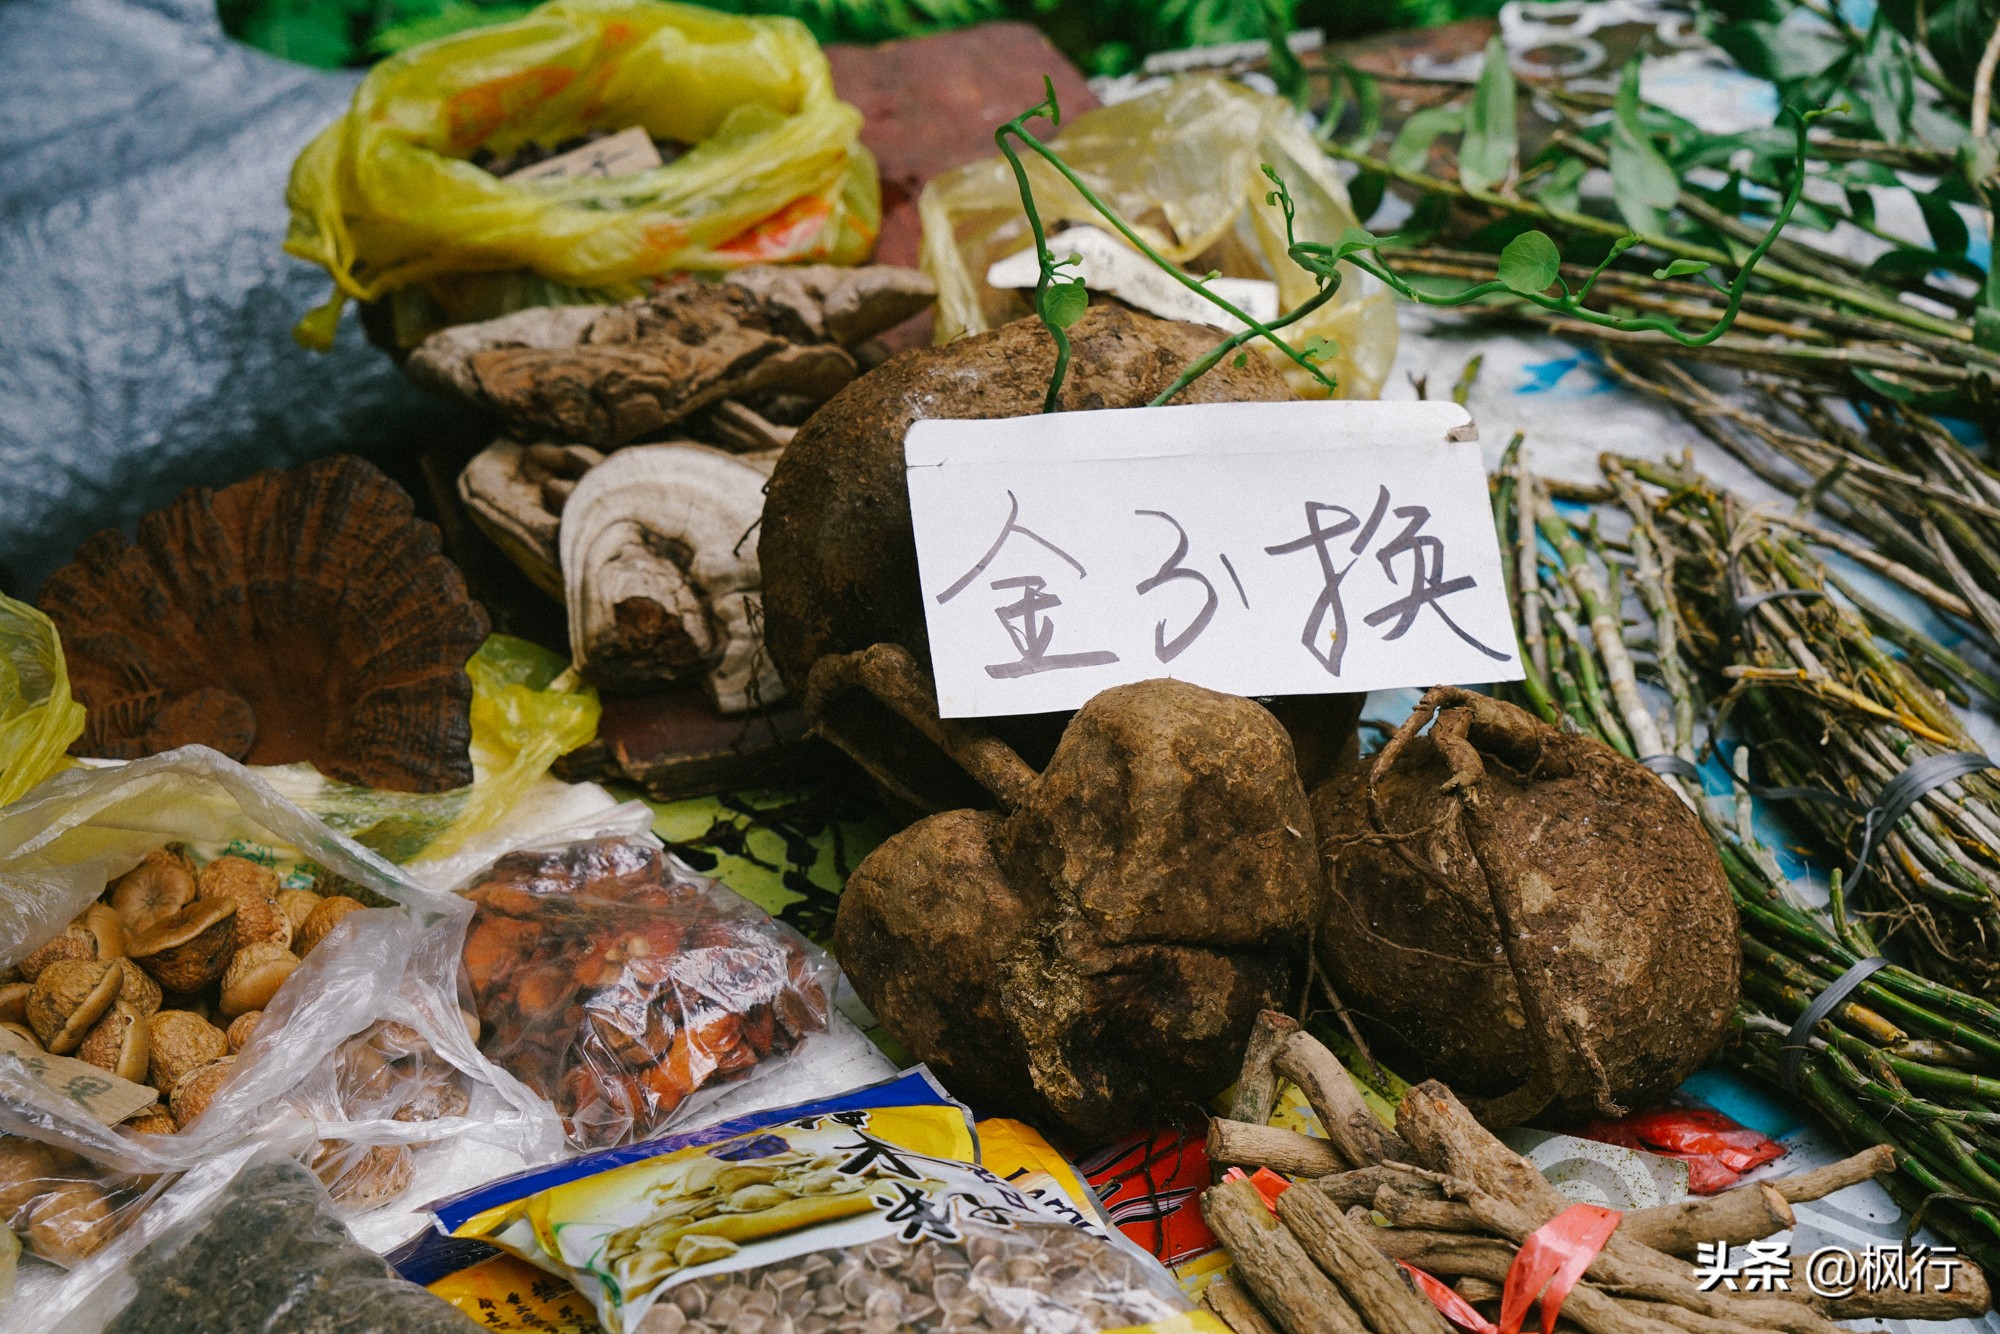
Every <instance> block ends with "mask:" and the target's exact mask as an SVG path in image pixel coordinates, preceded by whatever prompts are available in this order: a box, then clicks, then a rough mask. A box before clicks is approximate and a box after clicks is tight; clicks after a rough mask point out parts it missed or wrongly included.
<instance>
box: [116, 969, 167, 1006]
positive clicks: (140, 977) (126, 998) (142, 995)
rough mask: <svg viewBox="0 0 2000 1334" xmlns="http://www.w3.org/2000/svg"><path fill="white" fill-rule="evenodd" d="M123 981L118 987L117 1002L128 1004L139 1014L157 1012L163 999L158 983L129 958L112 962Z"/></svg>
mask: <svg viewBox="0 0 2000 1334" xmlns="http://www.w3.org/2000/svg"><path fill="white" fill-rule="evenodd" d="M112 967H114V968H116V969H117V970H118V971H119V972H120V973H121V974H123V975H124V978H125V981H124V984H123V985H122V986H120V987H119V988H118V1004H120V1005H128V1006H130V1007H131V1008H132V1009H133V1010H134V1011H136V1012H137V1013H139V1014H141V1015H150V1014H157V1013H159V1009H160V1002H161V1001H162V1000H164V999H165V997H164V996H163V995H162V994H161V991H160V984H159V983H158V982H155V981H154V980H153V979H152V978H151V977H148V976H147V975H146V970H145V969H143V968H141V967H140V966H139V965H138V964H136V963H133V962H132V961H131V960H130V959H118V960H115V961H114V962H113V964H112Z"/></svg>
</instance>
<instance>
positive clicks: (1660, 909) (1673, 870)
mask: <svg viewBox="0 0 2000 1334" xmlns="http://www.w3.org/2000/svg"><path fill="white" fill-rule="evenodd" d="M1433 717H1435V719H1436V722H1435V725H1434V726H1433V727H1432V728H1431V730H1430V732H1429V733H1428V734H1424V735H1419V732H1420V730H1421V729H1422V727H1423V726H1424V725H1425V724H1426V723H1429V722H1431V720H1432V718H1433ZM1312 809H1313V818H1314V821H1315V823H1316V824H1317V826H1318V828H1319V837H1320V848H1321V852H1322V854H1323V856H1324V859H1325V865H1326V874H1327V878H1328V898H1327V905H1328V906H1327V910H1326V913H1325V915H1324V916H1323V917H1322V918H1321V921H1320V926H1319V931H1318V941H1317V951H1318V955H1319V960H1320V964H1321V966H1322V968H1324V970H1325V971H1326V973H1327V976H1328V977H1329V978H1330V979H1331V980H1332V982H1333V985H1334V987H1335V989H1336V990H1337V991H1338V992H1339V993H1340V996H1341V998H1342V999H1343V1000H1344V1001H1345V1002H1346V1003H1347V1005H1348V1006H1349V1007H1350V1009H1352V1010H1353V1012H1354V1013H1355V1014H1356V1015H1357V1016H1367V1017H1368V1018H1369V1019H1371V1020H1372V1021H1373V1025H1374V1028H1375V1033H1376V1035H1377V1037H1378V1039H1379V1040H1380V1041H1381V1042H1382V1043H1383V1044H1384V1045H1385V1046H1386V1047H1388V1048H1389V1049H1390V1050H1392V1051H1394V1052H1396V1053H1397V1054H1398V1055H1400V1056H1402V1057H1406V1058H1408V1059H1410V1060H1412V1061H1414V1062H1415V1063H1416V1064H1417V1065H1418V1067H1419V1068H1421V1069H1422V1070H1423V1071H1424V1072H1425V1073H1426V1074H1428V1075H1431V1076H1434V1077H1436V1078H1440V1079H1445V1080H1448V1081H1449V1082H1450V1083H1451V1085H1452V1087H1453V1088H1455V1089H1457V1090H1459V1091H1460V1093H1461V1094H1462V1095H1464V1096H1466V1097H1467V1099H1468V1101H1469V1102H1473V1103H1474V1104H1475V1108H1476V1110H1477V1111H1478V1112H1479V1114H1480V1116H1481V1118H1482V1119H1484V1120H1486V1121H1488V1122H1489V1123H1490V1124H1495V1125H1506V1124H1512V1123H1514V1122H1518V1121H1522V1120H1525V1119H1527V1118H1528V1117H1531V1116H1534V1115H1536V1114H1537V1113H1540V1112H1542V1111H1544V1110H1549V1111H1552V1112H1554V1113H1556V1114H1558V1115H1587V1114H1591V1113H1600V1114H1603V1115H1618V1114H1620V1112H1621V1111H1622V1110H1624V1109H1629V1108H1632V1107H1636V1106H1642V1105H1644V1104H1645V1103H1646V1102H1648V1101H1649V1100H1651V1099H1654V1098H1657V1097H1659V1096H1660V1095H1662V1094H1664V1093H1666V1092H1667V1091H1669V1090H1670V1089H1672V1088H1673V1087H1674V1086H1675V1085H1677V1084H1678V1083H1680V1081H1681V1080H1682V1079H1684V1078H1685V1077H1686V1076H1687V1075H1688V1074H1690V1073H1691V1072H1692V1071H1693V1070H1694V1069H1695V1068H1696V1067H1697V1066H1699V1065H1700V1064H1701V1063H1702V1062H1703V1061H1704V1060H1706V1059H1707V1058H1708V1057H1709V1056H1711V1055H1712V1054H1714V1052H1715V1050H1716V1047H1717V1046H1718V1045H1719V1044H1720V1043H1721V1041H1722V1037H1723V1034H1724V1030H1725V1029H1726V1027H1727V1025H1728V1023H1729V1018H1730V1014H1731V1012H1732V1010H1733V1008H1734V1006H1735V1001H1736V995H1737V976H1738V958H1737V950H1736V910H1735V905H1734V903H1733V902H1732V901H1731V899H1730V894H1729V885H1728V882H1727V880H1725V879H1724V876H1723V871H1722V866H1721V863H1720V862H1719V861H1718V859H1717V857H1716V853H1715V847H1714V845H1713V844H1712V843H1711V842H1710V841H1709V839H1708V836H1707V835H1706V833H1704V831H1703V830H1702V827H1701V824H1700V822H1699V821H1698V820H1697V819H1696V817H1695V815H1694V814H1693V812H1691V811H1690V810H1688V808H1687V807H1686V806H1685V805H1684V804H1683V803H1682V802H1681V800H1680V799H1679V797H1677V796H1676V795H1675V794H1674V792H1673V791H1672V790H1671V789H1669V788H1668V787H1667V785H1666V784H1665V783H1664V782H1662V781H1661V780H1660V779H1659V778H1658V777H1657V776H1655V775H1654V774H1653V773H1651V772H1650V771H1648V770H1647V769H1645V768H1644V767H1642V766H1640V765H1638V764H1635V763H1633V762H1632V761H1631V760H1628V759H1626V758H1625V757H1624V756H1622V755H1619V754H1618V753H1617V752H1616V751H1613V750H1612V749H1611V748H1610V747H1608V746H1606V745H1604V744H1602V743H1601V742H1598V741H1594V740H1592V739H1590V738H1588V737H1582V736H1574V735H1567V734H1565V733H1562V732H1558V731H1556V730H1555V729H1554V728H1551V727H1549V726H1547V725H1546V724H1544V723H1542V722H1541V721H1540V720H1538V719H1536V718H1534V717H1532V716H1530V715H1529V714H1527V713H1525V712H1523V711H1522V710H1520V709H1517V708H1515V707H1514V706H1513V705H1511V704H1506V703H1502V702H1501V701H1499V700H1495V699H1491V698H1488V697H1486V696H1483V695H1476V694H1473V693H1471V692H1469V691H1464V690H1457V689H1453V688H1450V687H1439V688H1437V689H1434V690H1432V691H1431V692H1430V693H1429V694H1427V695H1425V696H1424V699H1423V703H1422V704H1421V705H1419V706H1418V708H1417V710H1416V711H1415V712H1414V713H1412V714H1411V715H1410V717H1409V718H1408V719H1407V720H1406V721H1405V722H1404V723H1403V724H1402V726H1401V727H1400V728H1398V729H1397V731H1396V734H1395V735H1394V737H1392V738H1391V739H1390V741H1389V742H1388V744H1387V745H1385V746H1384V747H1383V748H1382V750H1381V751H1380V752H1379V753H1378V754H1376V755H1374V756H1372V757H1370V758H1368V759H1366V760H1363V761H1360V762H1358V763H1356V764H1353V765H1350V766H1348V767H1346V768H1344V769H1343V770H1342V771H1341V772H1339V773H1337V774H1336V775H1335V776H1334V777H1333V778H1331V779H1330V780H1328V781H1327V782H1326V783H1325V784H1323V785H1322V786H1320V787H1319V788H1318V789H1317V790H1316V791H1314V793H1313V796H1312Z"/></svg>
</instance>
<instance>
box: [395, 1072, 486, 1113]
mask: <svg viewBox="0 0 2000 1334" xmlns="http://www.w3.org/2000/svg"><path fill="white" fill-rule="evenodd" d="M410 1084H411V1086H410V1087H407V1088H404V1089H400V1090H398V1092H399V1093H401V1094H402V1095H403V1104H402V1106H400V1107H398V1108H397V1109H396V1120H398V1121H439V1120H443V1119H444V1118H445V1117H450V1116H464V1115H465V1112H466V1109H467V1108H468V1107H470V1106H471V1105H472V1098H471V1096H470V1094H468V1093H467V1091H466V1087H465V1076H464V1075H462V1074H460V1073H459V1072H458V1071H457V1070H454V1069H453V1068H452V1067H451V1066H448V1065H446V1064H444V1063H443V1062H441V1061H431V1062H427V1063H426V1064H425V1065H424V1066H423V1067H422V1068H421V1069H420V1070H418V1071H417V1073H416V1076H415V1078H414V1079H413V1080H411V1081H410Z"/></svg>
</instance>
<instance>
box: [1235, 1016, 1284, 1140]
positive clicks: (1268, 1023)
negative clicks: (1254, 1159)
mask: <svg viewBox="0 0 2000 1334" xmlns="http://www.w3.org/2000/svg"><path fill="white" fill-rule="evenodd" d="M1300 1031H1302V1030H1301V1029H1300V1027H1299V1021H1298V1020H1296V1019H1294V1018H1292V1017H1291V1016H1290V1015H1288V1014H1281V1013H1279V1012H1278V1011H1276V1010H1265V1011H1263V1012H1262V1013H1260V1014H1259V1015H1258V1016H1257V1022H1256V1025H1255V1026H1254V1027H1252V1028H1251V1030H1250V1042H1249V1045H1248V1046H1246V1047H1245V1048H1244V1049H1243V1073H1241V1074H1239V1075H1238V1076H1236V1093H1235V1095H1234V1096H1233V1097H1232V1098H1231V1099H1230V1100H1229V1119H1230V1120H1232V1121H1248V1122H1249V1123H1250V1124H1251V1125H1257V1126H1261V1125H1263V1124H1264V1123H1265V1122H1266V1121H1269V1120H1270V1119H1271V1113H1272V1112H1275V1111H1276V1110H1278V1076H1277V1072H1276V1071H1274V1070H1272V1069H1271V1059H1272V1058H1273V1057H1274V1056H1276V1055H1277V1054H1278V1048H1279V1046H1280V1045H1282V1044H1283V1043H1284V1041H1285V1039H1287V1038H1289V1037H1290V1036H1291V1035H1292V1034H1294V1033H1297V1032H1300Z"/></svg>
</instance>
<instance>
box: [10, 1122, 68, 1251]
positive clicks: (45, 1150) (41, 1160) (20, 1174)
mask: <svg viewBox="0 0 2000 1334" xmlns="http://www.w3.org/2000/svg"><path fill="white" fill-rule="evenodd" d="M56 1176H57V1168H56V1155H55V1151H54V1150H53V1149H51V1148H49V1146H48V1145H46V1144H43V1143H40V1142H39V1141H36V1140H32V1139H24V1138H22V1137H21V1136H19V1135H5V1134H0V1226H4V1227H9V1228H12V1229H14V1230H15V1231H17V1232H18V1231H20V1229H21V1227H22V1225H23V1224H24V1223H25V1222H26V1221H27V1213H28V1206H29V1205H31V1204H33V1203H34V1202H35V1197H36V1196H37V1195H40V1194H41V1193H42V1192H43V1191H46V1190H47V1189H48V1188H49V1187H50V1186H51V1185H53V1184H54V1183H55V1178H56Z"/></svg>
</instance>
